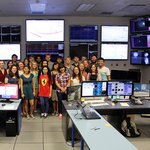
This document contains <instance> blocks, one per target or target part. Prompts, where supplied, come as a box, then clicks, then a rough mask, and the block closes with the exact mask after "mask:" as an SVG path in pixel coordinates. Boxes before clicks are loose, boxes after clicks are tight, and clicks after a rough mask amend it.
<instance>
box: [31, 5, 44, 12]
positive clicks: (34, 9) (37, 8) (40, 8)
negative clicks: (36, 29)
mask: <svg viewBox="0 0 150 150" xmlns="http://www.w3.org/2000/svg"><path fill="white" fill-rule="evenodd" d="M30 8H31V11H32V12H44V11H45V8H46V4H39V3H36V4H30Z"/></svg>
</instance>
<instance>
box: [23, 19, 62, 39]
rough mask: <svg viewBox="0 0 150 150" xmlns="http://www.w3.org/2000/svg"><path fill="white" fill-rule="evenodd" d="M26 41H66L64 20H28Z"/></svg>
mask: <svg viewBox="0 0 150 150" xmlns="http://www.w3.org/2000/svg"><path fill="white" fill-rule="evenodd" d="M26 41H64V20H26Z"/></svg>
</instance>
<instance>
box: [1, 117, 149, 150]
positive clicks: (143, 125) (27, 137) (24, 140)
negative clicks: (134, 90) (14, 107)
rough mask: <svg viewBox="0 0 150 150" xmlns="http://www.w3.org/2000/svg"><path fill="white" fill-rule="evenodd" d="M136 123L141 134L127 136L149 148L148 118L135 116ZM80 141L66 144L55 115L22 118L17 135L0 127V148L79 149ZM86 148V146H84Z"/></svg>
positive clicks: (2, 149)
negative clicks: (8, 134)
mask: <svg viewBox="0 0 150 150" xmlns="http://www.w3.org/2000/svg"><path fill="white" fill-rule="evenodd" d="M135 120H136V123H137V126H138V128H140V130H141V132H142V135H141V137H138V138H129V141H131V142H132V143H133V144H134V145H135V146H136V147H137V148H138V149H139V150H150V118H143V117H142V118H141V117H140V116H136V119H135ZM79 145H80V143H77V144H76V145H75V148H74V149H73V148H72V147H71V146H69V145H67V143H66V142H65V139H64V137H63V133H62V130H61V120H60V119H58V117H56V116H48V117H47V118H46V119H44V118H40V117H39V116H36V118H35V119H30V120H27V119H26V118H23V120H22V129H21V132H20V135H19V136H16V137H6V136H5V132H4V130H2V129H0V150H79V149H80V147H79ZM85 149H88V148H85Z"/></svg>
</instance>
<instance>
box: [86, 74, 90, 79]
mask: <svg viewBox="0 0 150 150" xmlns="http://www.w3.org/2000/svg"><path fill="white" fill-rule="evenodd" d="M89 80H90V73H88V74H87V81H89Z"/></svg>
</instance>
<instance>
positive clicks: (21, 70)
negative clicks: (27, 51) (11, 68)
mask: <svg viewBox="0 0 150 150" xmlns="http://www.w3.org/2000/svg"><path fill="white" fill-rule="evenodd" d="M23 68H24V64H23V62H22V61H20V62H19V63H18V74H19V76H21V75H22V74H23Z"/></svg>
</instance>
